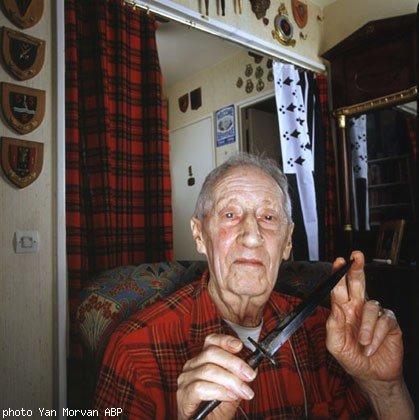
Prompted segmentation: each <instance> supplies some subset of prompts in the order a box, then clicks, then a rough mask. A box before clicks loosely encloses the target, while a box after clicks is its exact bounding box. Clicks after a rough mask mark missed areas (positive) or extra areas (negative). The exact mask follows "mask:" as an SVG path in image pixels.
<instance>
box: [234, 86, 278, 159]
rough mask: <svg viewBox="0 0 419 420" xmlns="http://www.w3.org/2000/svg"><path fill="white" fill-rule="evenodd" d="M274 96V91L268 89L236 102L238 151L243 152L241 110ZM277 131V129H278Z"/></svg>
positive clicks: (243, 136)
mask: <svg viewBox="0 0 419 420" xmlns="http://www.w3.org/2000/svg"><path fill="white" fill-rule="evenodd" d="M274 96H275V91H274V89H269V90H268V91H267V92H263V93H262V94H260V95H257V96H252V97H251V98H246V99H245V100H243V101H240V102H237V104H236V115H237V132H238V133H239V139H240V142H239V150H240V151H244V149H245V147H244V143H243V142H244V138H245V133H244V124H243V123H244V121H243V110H244V109H245V108H248V107H249V106H251V105H254V104H258V103H259V102H263V101H265V100H266V99H270V98H273V97H274ZM278 130H279V127H278Z"/></svg>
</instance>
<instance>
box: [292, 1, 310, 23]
mask: <svg viewBox="0 0 419 420" xmlns="http://www.w3.org/2000/svg"><path fill="white" fill-rule="evenodd" d="M291 7H292V15H293V16H294V19H295V22H296V23H297V25H298V27H299V28H301V29H303V28H304V27H305V26H306V25H307V19H308V12H307V5H306V4H305V3H303V2H302V1H300V0H291Z"/></svg>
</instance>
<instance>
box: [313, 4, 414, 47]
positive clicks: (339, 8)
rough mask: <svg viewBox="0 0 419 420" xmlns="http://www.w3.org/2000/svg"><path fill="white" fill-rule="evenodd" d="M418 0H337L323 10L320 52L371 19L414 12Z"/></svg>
mask: <svg viewBox="0 0 419 420" xmlns="http://www.w3.org/2000/svg"><path fill="white" fill-rule="evenodd" d="M417 5H418V0H337V1H336V2H335V3H332V4H330V5H329V6H326V7H325V8H324V10H323V15H324V33H323V39H322V42H321V52H325V51H327V50H328V49H329V48H331V47H333V46H334V45H336V44H337V43H338V42H340V41H342V39H344V38H346V37H347V36H348V35H350V34H351V33H352V32H355V31H356V30H357V29H359V28H360V27H361V26H363V25H365V24H366V23H367V22H369V21H371V20H378V19H385V18H389V17H393V16H399V15H404V14H408V13H415V12H416V7H417Z"/></svg>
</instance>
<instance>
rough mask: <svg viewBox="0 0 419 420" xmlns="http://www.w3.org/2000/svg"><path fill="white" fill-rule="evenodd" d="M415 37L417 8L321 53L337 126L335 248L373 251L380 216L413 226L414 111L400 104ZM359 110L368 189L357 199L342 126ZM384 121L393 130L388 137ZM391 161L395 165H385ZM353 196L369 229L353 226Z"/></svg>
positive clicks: (412, 83)
mask: <svg viewBox="0 0 419 420" xmlns="http://www.w3.org/2000/svg"><path fill="white" fill-rule="evenodd" d="M416 38H417V36H416V15H415V14H409V15H403V16H398V17H394V18H388V19H382V20H377V21H373V22H369V23H368V24H366V25H364V26H363V27H362V28H360V29H358V30H357V31H356V32H354V33H353V34H352V35H350V36H349V37H348V38H346V39H344V40H343V41H341V42H340V43H339V44H337V45H336V46H334V47H333V48H331V49H330V50H329V51H327V52H325V53H324V54H323V55H322V56H323V58H325V59H327V60H328V61H329V62H330V73H331V86H332V97H333V108H334V110H335V111H334V114H335V117H336V125H337V126H338V130H337V154H338V157H339V161H338V173H339V183H338V184H339V200H340V210H341V215H340V220H341V230H342V235H340V238H341V240H342V242H341V244H340V245H341V246H340V251H341V252H347V251H348V250H350V249H352V248H353V246H357V247H362V248H365V249H369V250H372V249H373V248H374V247H373V244H372V243H373V242H374V241H375V240H376V234H377V230H378V226H379V224H380V223H381V222H384V221H386V220H393V219H405V220H407V222H408V223H409V224H410V225H412V223H413V225H412V226H413V228H415V226H414V223H415V222H416V220H417V218H416V210H417V209H416V208H415V202H416V197H415V193H416V190H417V187H416V179H415V173H416V157H415V153H416V152H415V150H416V139H415V134H414V133H413V134H412V133H411V132H410V134H409V129H410V130H412V129H414V128H415V127H416V122H415V118H416V115H408V111H407V106H404V107H403V106H402V105H405V103H406V102H408V101H412V100H413V101H416V96H417V86H416V69H417V66H416V64H417V63H416V61H417V54H416V43H417V40H416ZM412 108H413V109H414V107H412ZM416 112H417V111H416ZM402 114H403V118H404V120H403V118H402V117H400V115H402ZM364 115H365V118H366V120H367V123H366V128H365V134H368V136H367V138H368V158H367V157H366V156H363V157H362V158H363V159H364V161H366V159H368V161H369V163H368V169H367V171H368V177H367V178H366V179H365V181H364V185H365V188H366V189H367V190H368V193H369V194H366V196H365V200H364V201H363V202H361V203H359V201H358V202H356V201H357V200H359V199H358V198H356V193H354V190H355V189H356V188H358V186H359V185H362V184H359V182H358V180H357V175H355V173H354V167H355V164H354V163H353V158H354V156H353V149H354V144H353V133H351V132H350V130H349V129H348V126H349V125H350V124H354V121H355V120H357V119H358V118H360V117H361V116H364ZM412 119H413V121H412ZM390 121H394V124H395V127H396V126H397V130H400V131H398V132H394V133H393V136H392V137H391V136H390V134H389V133H390V131H391V129H392V128H391V127H390V128H388V126H389V122H390ZM400 121H402V124H401V123H400ZM374 124H375V125H374ZM373 125H374V127H372V126H373ZM408 125H409V127H410V128H409V127H408ZM412 127H413V128H412ZM351 135H352V137H351ZM409 136H410V137H409ZM408 137H409V138H408ZM374 142H375V143H374ZM351 143H352V144H351ZM397 143H399V144H397ZM370 145H373V147H372V148H371V149H372V150H370ZM397 156H399V157H400V159H399V160H398V161H397V160H395V157H397ZM402 158H403V159H402ZM392 163H395V165H394V166H395V168H396V169H397V171H396V170H393V169H392V168H390V166H391V164H392ZM399 175H400V176H399ZM374 177H375V178H377V179H378V178H381V179H382V180H381V181H380V180H377V179H374ZM368 178H369V179H368ZM386 179H387V180H388V181H385V180H386ZM354 185H355V187H353V186H354ZM354 202H356V204H357V206H358V209H359V207H360V206H361V207H362V208H365V207H367V208H368V209H369V216H368V217H370V219H369V220H370V221H371V222H372V224H373V226H372V230H371V234H370V233H369V231H366V230H365V228H364V231H362V228H361V229H359V230H358V229H357V230H356V231H355V229H354V228H355V227H356V221H357V220H358V219H359V218H360V215H359V214H358V213H357V211H358V210H356V206H355V205H354ZM366 217H367V216H366ZM373 256H374V255H372V254H371V255H369V257H370V258H372V257H373Z"/></svg>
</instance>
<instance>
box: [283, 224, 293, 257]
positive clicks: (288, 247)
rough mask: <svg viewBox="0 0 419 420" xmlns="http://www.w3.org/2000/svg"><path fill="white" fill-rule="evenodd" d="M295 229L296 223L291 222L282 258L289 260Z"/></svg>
mask: <svg viewBox="0 0 419 420" xmlns="http://www.w3.org/2000/svg"><path fill="white" fill-rule="evenodd" d="M293 231H294V223H290V224H289V226H288V232H287V236H286V245H285V248H284V251H283V253H282V259H283V260H285V261H286V260H288V258H289V257H290V254H291V250H292V232H293Z"/></svg>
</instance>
